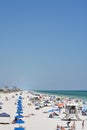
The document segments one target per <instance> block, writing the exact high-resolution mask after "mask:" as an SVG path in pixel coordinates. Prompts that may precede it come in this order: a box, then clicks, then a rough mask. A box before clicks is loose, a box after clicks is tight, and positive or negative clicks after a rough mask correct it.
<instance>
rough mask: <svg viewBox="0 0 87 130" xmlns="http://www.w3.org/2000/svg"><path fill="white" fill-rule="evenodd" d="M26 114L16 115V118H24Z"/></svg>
mask: <svg viewBox="0 0 87 130" xmlns="http://www.w3.org/2000/svg"><path fill="white" fill-rule="evenodd" d="M23 117H24V116H22V115H16V116H15V118H18V119H20V118H23Z"/></svg>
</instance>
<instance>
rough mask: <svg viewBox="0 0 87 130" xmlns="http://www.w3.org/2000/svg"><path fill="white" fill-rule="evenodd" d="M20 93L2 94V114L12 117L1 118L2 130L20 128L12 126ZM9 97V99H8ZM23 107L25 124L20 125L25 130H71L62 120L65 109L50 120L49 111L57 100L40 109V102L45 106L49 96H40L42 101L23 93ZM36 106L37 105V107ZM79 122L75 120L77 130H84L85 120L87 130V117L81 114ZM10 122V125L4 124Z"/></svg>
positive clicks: (71, 122)
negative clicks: (59, 127) (61, 129)
mask: <svg viewBox="0 0 87 130" xmlns="http://www.w3.org/2000/svg"><path fill="white" fill-rule="evenodd" d="M19 96H20V93H19V92H18V93H8V94H5V93H4V94H3V93H1V94H0V102H2V103H3V104H2V105H1V106H2V109H0V114H1V113H7V114H9V115H10V117H0V130H14V129H15V127H19V124H16V123H14V124H12V121H13V120H14V118H15V116H16V115H17V114H16V111H17V101H18V97H19ZM6 97H7V98H6ZM21 97H22V107H23V114H22V115H23V116H24V117H23V118H22V120H23V121H24V122H25V123H22V124H20V126H22V127H24V128H25V130H56V127H57V125H59V126H64V127H65V130H70V128H67V121H65V120H62V119H63V117H64V116H65V114H64V112H65V108H61V112H59V114H58V116H54V117H53V118H49V114H50V112H48V111H49V110H51V109H53V106H54V104H56V102H55V100H53V101H51V102H50V103H48V104H49V105H47V104H46V103H45V105H44V106H43V105H42V106H41V107H40V108H38V105H37V104H38V102H39V103H41V104H43V102H44V101H47V100H46V99H49V98H50V97H49V96H48V95H45V96H44V95H43V94H41V95H40V96H39V99H40V101H38V99H37V97H38V96H37V95H35V94H34V93H29V92H27V91H23V93H22V95H21ZM35 104H36V105H35ZM78 115H79V118H80V119H81V121H79V120H75V124H76V128H75V130H82V120H85V122H84V123H85V125H84V128H83V129H84V130H87V116H82V114H81V112H79V113H78ZM6 122H9V124H2V123H6ZM72 125H73V120H71V121H70V126H72Z"/></svg>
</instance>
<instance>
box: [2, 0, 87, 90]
mask: <svg viewBox="0 0 87 130" xmlns="http://www.w3.org/2000/svg"><path fill="white" fill-rule="evenodd" d="M4 85H8V86H14V85H16V86H18V87H20V88H25V89H27V88H28V89H87V0H2V1H0V87H3V86H4Z"/></svg>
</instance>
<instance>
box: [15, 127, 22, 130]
mask: <svg viewBox="0 0 87 130" xmlns="http://www.w3.org/2000/svg"><path fill="white" fill-rule="evenodd" d="M14 130H24V128H21V127H17V128H15V129H14Z"/></svg>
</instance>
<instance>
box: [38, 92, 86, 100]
mask: <svg viewBox="0 0 87 130" xmlns="http://www.w3.org/2000/svg"><path fill="white" fill-rule="evenodd" d="M36 92H39V93H44V94H50V95H59V96H66V97H71V98H80V99H83V100H85V101H87V90H37V91H36Z"/></svg>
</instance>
